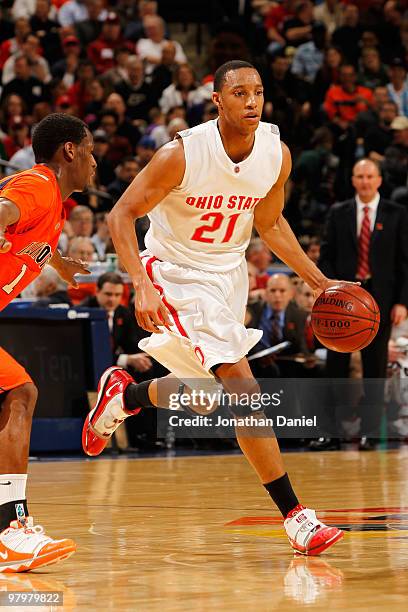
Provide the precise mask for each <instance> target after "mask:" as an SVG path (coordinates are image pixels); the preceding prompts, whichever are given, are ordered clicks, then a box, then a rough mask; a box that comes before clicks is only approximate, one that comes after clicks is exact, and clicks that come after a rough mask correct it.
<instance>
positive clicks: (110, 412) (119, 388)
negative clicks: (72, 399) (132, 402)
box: [82, 366, 141, 457]
mask: <svg viewBox="0 0 408 612" xmlns="http://www.w3.org/2000/svg"><path fill="white" fill-rule="evenodd" d="M134 382H135V381H134V379H133V378H132V377H131V375H130V374H128V372H126V370H124V369H123V368H120V367H118V366H113V367H112V368H108V369H107V370H105V372H104V373H103V374H102V376H101V379H100V381H99V383H98V397H97V400H96V404H95V407H94V408H92V410H91V411H90V412H89V414H88V416H87V417H86V420H85V423H84V427H83V429H82V448H83V449H84V451H85V452H86V454H87V455H90V456H91V457H95V456H96V455H100V454H101V452H102V451H103V449H104V448H105V446H106V445H107V443H108V442H109V438H110V437H111V436H112V434H113V433H114V432H115V431H116V429H117V428H118V427H119V425H120V424H121V423H123V421H124V420H125V419H126V418H127V417H128V416H131V415H132V414H138V413H139V412H140V411H141V408H136V409H135V410H126V408H125V404H124V399H123V394H124V392H125V389H126V387H127V386H128V385H129V384H130V383H134Z"/></svg>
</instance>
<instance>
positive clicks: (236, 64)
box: [214, 60, 256, 91]
mask: <svg viewBox="0 0 408 612" xmlns="http://www.w3.org/2000/svg"><path fill="white" fill-rule="evenodd" d="M241 68H252V69H253V70H256V68H255V66H253V65H252V64H250V63H249V62H244V61H242V60H232V61H231V62H225V64H222V65H221V66H220V67H219V68H217V70H216V71H215V74H214V91H221V89H222V86H223V85H224V83H225V75H226V74H227V72H230V70H240V69H241Z"/></svg>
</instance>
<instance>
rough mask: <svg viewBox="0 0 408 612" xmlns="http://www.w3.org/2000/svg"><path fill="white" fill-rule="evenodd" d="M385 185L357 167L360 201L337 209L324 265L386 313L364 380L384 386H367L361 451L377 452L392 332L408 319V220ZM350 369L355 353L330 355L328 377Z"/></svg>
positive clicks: (367, 164) (366, 359) (325, 446)
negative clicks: (355, 283) (383, 188)
mask: <svg viewBox="0 0 408 612" xmlns="http://www.w3.org/2000/svg"><path fill="white" fill-rule="evenodd" d="M381 181H382V178H381V173H380V170H379V168H378V166H377V164H375V163H374V162H373V161H371V160H369V159H362V160H360V161H359V162H357V163H356V164H355V166H354V168H353V176H352V184H353V187H354V189H355V191H356V195H355V197H354V198H353V199H351V200H346V201H345V202H341V203H338V204H335V205H334V206H332V208H331V210H330V212H329V215H328V218H327V224H326V233H325V237H324V241H323V243H322V246H321V254H320V261H319V267H320V269H321V270H322V271H323V272H324V273H325V274H327V275H329V276H330V277H331V278H341V279H344V280H347V281H359V282H360V283H361V286H362V287H363V288H365V289H366V290H367V291H369V292H370V293H371V294H372V295H373V297H374V298H375V300H376V301H377V303H378V306H379V308H380V312H381V324H380V329H379V331H378V334H377V336H376V337H375V338H374V340H373V341H372V342H371V344H370V345H369V346H368V347H366V348H365V349H363V350H362V351H361V356H362V363H363V376H364V379H377V380H378V384H375V383H374V381H367V380H366V382H365V384H364V399H363V402H364V404H365V405H366V406H369V407H370V410H369V411H368V410H367V409H366V410H365V411H364V412H363V414H362V423H361V429H362V435H363V437H362V439H361V442H360V448H361V450H370V449H371V448H373V440H370V438H367V436H366V434H367V432H368V431H370V430H372V431H375V432H377V431H378V428H379V424H380V421H381V414H382V407H383V401H382V398H383V397H384V388H383V379H384V378H385V376H386V366H387V345H388V340H389V337H390V332H391V326H392V325H398V324H399V323H401V322H402V321H403V320H404V319H405V318H406V316H407V306H408V239H407V237H408V215H407V211H406V210H405V208H404V207H402V206H399V205H398V204H395V203H394V202H390V201H387V200H384V199H383V198H382V197H380V194H379V192H378V189H379V187H380V185H381ZM349 363H350V354H349V353H336V352H333V351H328V358H327V375H328V377H330V378H347V377H348V375H349ZM337 399H340V398H337ZM334 412H335V411H333V415H332V417H333V418H334ZM368 412H369V419H367V416H368ZM375 435H376V434H374V436H375ZM313 447H314V448H315V450H329V449H332V448H338V447H339V440H338V439H328V438H325V439H324V438H321V439H320V440H319V441H315V442H314V443H313Z"/></svg>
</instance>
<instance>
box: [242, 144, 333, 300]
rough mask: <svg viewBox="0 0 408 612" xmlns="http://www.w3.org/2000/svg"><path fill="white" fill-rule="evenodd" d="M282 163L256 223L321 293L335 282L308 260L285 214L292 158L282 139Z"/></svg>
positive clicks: (281, 256)
mask: <svg viewBox="0 0 408 612" xmlns="http://www.w3.org/2000/svg"><path fill="white" fill-rule="evenodd" d="M281 144H282V166H281V171H280V174H279V178H278V180H277V181H276V183H275V184H274V185H273V187H272V189H271V190H270V191H269V193H268V194H267V195H266V196H265V198H263V200H261V201H260V202H259V204H257V206H256V208H255V215H254V217H255V218H254V224H255V228H256V230H257V232H258V233H259V235H260V237H261V238H262V240H264V242H266V244H267V245H268V246H269V248H270V249H271V250H272V251H273V252H274V253H275V254H276V255H277V256H278V257H279V259H281V260H282V261H283V262H285V264H286V265H287V266H289V268H291V269H292V270H294V271H295V272H296V274H298V275H299V276H300V277H301V278H302V279H303V280H304V281H305V282H306V283H307V284H308V285H309V286H310V287H312V288H313V290H314V291H315V295H316V297H317V295H319V294H320V293H321V292H322V291H324V289H326V288H327V287H329V286H330V285H333V284H335V282H336V281H331V280H329V279H328V278H327V277H326V276H325V275H324V274H323V272H321V271H320V270H319V268H318V267H317V266H316V265H315V264H314V263H313V262H312V261H311V260H310V259H309V257H308V256H307V255H306V253H305V252H304V251H303V249H302V247H301V246H300V244H299V242H298V240H297V238H296V236H295V234H294V233H293V231H292V230H291V228H290V226H289V223H288V222H287V221H286V219H285V218H284V216H283V215H282V211H283V207H284V204H285V183H286V181H287V179H288V177H289V174H290V171H291V168H292V160H291V155H290V152H289V149H288V147H287V146H286V145H285V144H284V143H283V142H282V143H281Z"/></svg>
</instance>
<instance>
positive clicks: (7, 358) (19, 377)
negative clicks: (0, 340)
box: [0, 347, 33, 393]
mask: <svg viewBox="0 0 408 612" xmlns="http://www.w3.org/2000/svg"><path fill="white" fill-rule="evenodd" d="M32 382H33V381H32V380H31V378H30V376H29V375H28V374H27V372H26V371H25V369H24V368H23V366H22V365H20V364H19V363H18V362H17V361H16V360H15V359H14V358H13V357H12V356H11V355H9V354H8V353H6V351H5V350H4V349H2V348H1V347H0V393H3V392H4V391H10V389H15V388H16V387H20V386H21V385H24V384H25V383H32Z"/></svg>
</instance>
